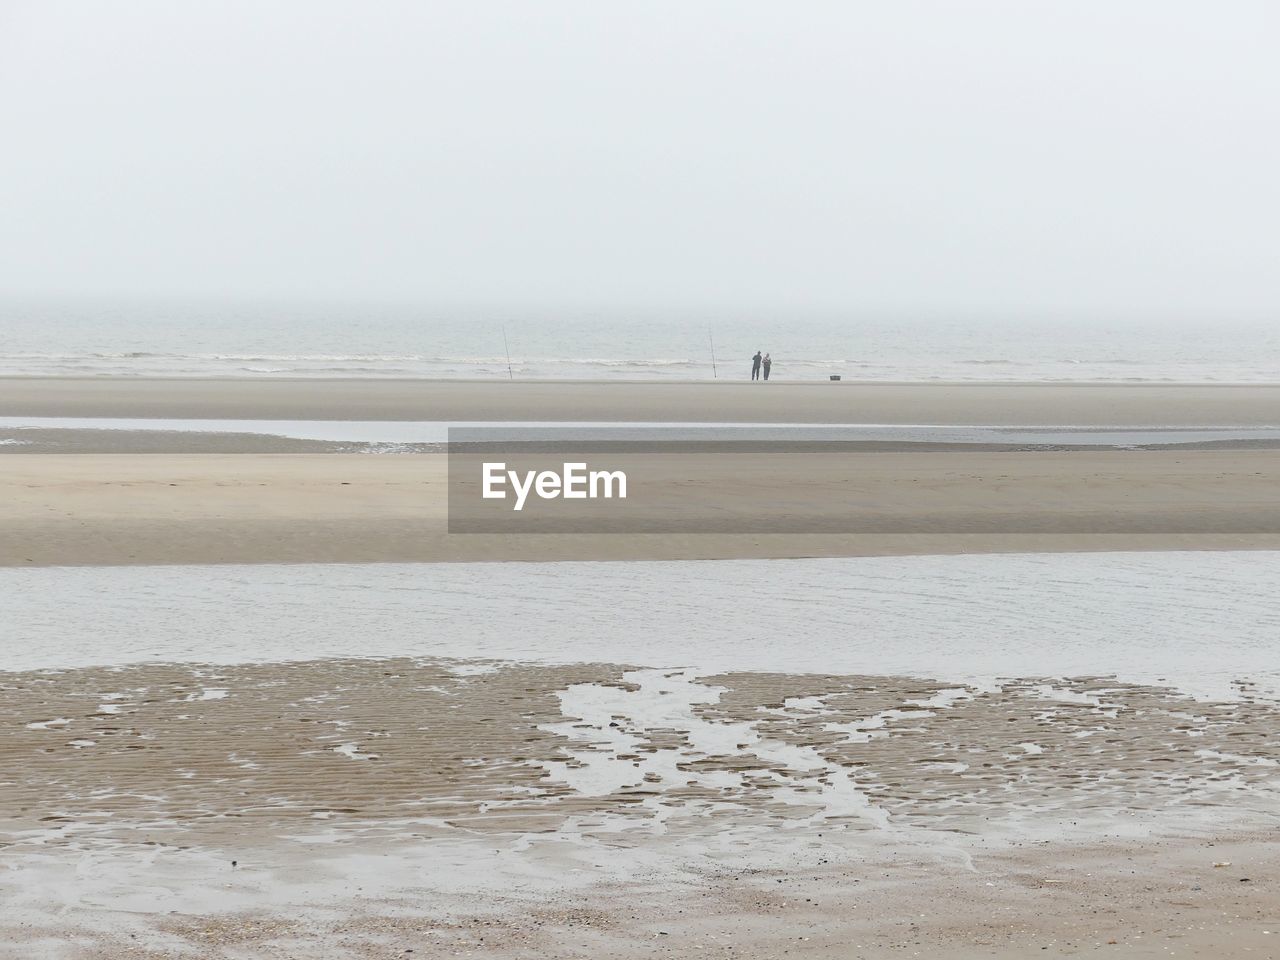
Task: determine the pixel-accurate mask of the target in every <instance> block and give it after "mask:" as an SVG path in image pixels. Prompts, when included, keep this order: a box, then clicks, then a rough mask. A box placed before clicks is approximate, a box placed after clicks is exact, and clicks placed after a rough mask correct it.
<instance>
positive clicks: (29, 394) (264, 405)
mask: <svg viewBox="0 0 1280 960" xmlns="http://www.w3.org/2000/svg"><path fill="white" fill-rule="evenodd" d="M0 416H9V417H13V416H30V417H122V418H125V417H157V418H178V419H219V418H226V419H248V420H255V419H262V420H271V419H281V420H283V419H294V420H456V421H482V420H485V421H494V420H497V421H532V420H543V421H554V420H572V421H618V422H620V421H651V422H670V423H691V422H692V423H698V422H712V421H714V422H730V423H732V422H742V423H879V424H921V423H930V424H955V425H969V424H1002V425H1008V426H1044V425H1051V424H1062V425H1071V426H1080V427H1092V426H1097V427H1107V426H1113V427H1128V426H1145V427H1196V426H1241V427H1246V426H1276V425H1280V384H1225V383H1224V384H1203V383H1196V384H1168V383H1159V384H1157V383H1125V384H1116V383H1097V382H1089V383H1083V382H1082V383H1043V382H1040V383H990V382H983V383H976V382H962V383H942V382H929V383H889V382H882V381H848V380H846V381H840V382H838V383H831V382H828V381H800V382H787V381H773V382H770V383H767V384H761V383H751V382H750V381H747V380H744V379H739V380H719V381H692V380H690V381H678V382H664V381H651V380H646V381H582V380H514V381H507V380H393V379H380V378H379V379H365V380H357V379H346V378H337V379H327V380H320V379H303V378H276V379H271V378H265V377H264V378H243V379H240V378H229V377H227V378H222V377H217V378H205V379H196V378H189V379H188V378H175V379H164V378H143V377H137V378H135V377H59V378H44V377H0Z"/></svg>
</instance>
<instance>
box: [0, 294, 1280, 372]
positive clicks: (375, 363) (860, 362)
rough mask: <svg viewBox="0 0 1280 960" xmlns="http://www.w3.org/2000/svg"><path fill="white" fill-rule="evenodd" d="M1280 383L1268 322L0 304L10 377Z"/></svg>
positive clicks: (2, 365) (0, 339)
mask: <svg viewBox="0 0 1280 960" xmlns="http://www.w3.org/2000/svg"><path fill="white" fill-rule="evenodd" d="M757 350H759V351H763V352H766V353H769V354H770V356H771V358H772V360H773V367H772V379H775V380H781V381H802V380H825V379H827V378H829V377H830V376H833V375H838V376H840V377H842V378H844V379H848V380H872V381H931V380H932V381H1013V382H1017V381H1061V382H1071V381H1103V382H1173V383H1182V382H1191V383H1204V382H1218V383H1266V382H1280V324H1277V323H1275V322H1274V320H1273V319H1272V318H1257V317H1254V318H1248V319H1238V318H1230V317H1213V318H1203V319H1201V320H1199V321H1196V322H1187V321H1185V320H1177V319H1173V318H1170V319H1161V318H1158V317H1157V318H1148V319H1146V320H1143V321H1141V322H1124V323H1121V322H1106V321H1102V320H1098V319H1096V318H1093V319H1084V318H1072V317H1054V318H1047V317H1043V316H1021V317H1019V316H1005V317H982V316H964V317H917V316H885V315H878V314H865V315H864V314H854V313H849V314H834V313H832V314H824V315H812V314H803V315H788V314H786V313H777V314H772V315H760V314H751V315H746V314H744V315H734V314H731V313H726V312H723V311H721V312H715V313H706V312H703V313H699V312H696V311H690V312H688V313H685V314H680V313H678V312H667V313H662V314H645V313H627V312H619V311H616V310H612V311H597V312H591V311H584V310H572V311H563V312H556V311H505V312H504V311H492V312H484V311H477V310H475V309H466V310H457V311H449V310H443V309H439V308H428V307H415V306H404V305H396V306H367V305H365V306H362V305H332V304H330V305H323V304H303V305H300V304H284V303H254V304H246V303H234V304H230V303H210V302H199V303H184V302H164V303H159V302H154V301H148V302H98V301H94V302H58V303H52V302H47V301H33V300H0V376H14V375H17V376H93V375H111V376H137V377H148V376H150V377H264V378H265V377H320V378H332V377H352V378H370V377H385V378H425V379H494V378H498V379H501V378H507V377H514V378H520V379H538V378H543V379H569V380H712V379H730V380H732V379H745V378H746V377H748V376H749V371H750V358H751V356H752V355H753V354H755V353H756V351H757Z"/></svg>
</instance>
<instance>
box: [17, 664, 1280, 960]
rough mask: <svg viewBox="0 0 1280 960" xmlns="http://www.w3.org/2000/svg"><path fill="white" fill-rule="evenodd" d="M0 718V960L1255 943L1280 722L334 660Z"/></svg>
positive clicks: (63, 681) (611, 671) (54, 688)
mask: <svg viewBox="0 0 1280 960" xmlns="http://www.w3.org/2000/svg"><path fill="white" fill-rule="evenodd" d="M0 690H3V696H2V697H0V765H2V767H3V769H4V770H6V772H7V773H6V781H5V782H4V784H3V786H2V787H0V803H2V808H0V843H3V844H4V846H3V847H0V858H3V859H4V861H6V863H7V864H8V865H9V866H10V867H15V868H17V869H16V870H11V871H10V872H8V873H6V874H4V875H2V876H0V893H2V894H3V895H4V897H5V899H6V903H7V905H8V908H7V909H6V911H5V914H4V915H3V916H2V917H0V942H3V943H4V944H5V945H6V946H5V947H0V956H14V957H17V956H23V957H26V956H35V955H40V953H39V950H40V948H41V946H42V945H47V944H48V943H49V941H50V939H51V938H52V939H54V940H56V942H57V943H58V944H59V951H60V952H58V953H57V954H56V955H58V956H66V957H74V958H90V957H92V958H98V957H108V956H110V957H138V958H157V957H178V956H186V955H200V956H222V955H226V956H234V955H252V956H267V955H275V954H274V953H273V952H272V951H280V950H283V951H285V952H286V954H287V955H289V956H297V957H337V958H341V957H382V956H401V955H406V954H407V953H409V952H410V951H412V955H416V956H446V955H451V954H452V952H454V951H457V950H469V951H471V952H472V955H474V956H481V957H495V958H507V957H532V956H548V957H586V956H607V957H637V956H663V955H676V956H687V955H690V954H692V953H694V952H695V951H703V950H708V951H716V952H717V953H719V954H725V955H733V956H743V957H751V958H755V957H772V956H778V955H780V954H781V953H782V951H784V950H787V951H789V952H790V954H791V955H795V956H802V957H823V958H825V957H837V956H840V957H844V956H868V957H874V956H879V955H882V954H883V953H884V952H888V951H896V950H899V949H903V950H906V951H907V952H908V953H911V952H913V951H914V952H918V953H919V955H921V956H930V957H943V956H958V957H962V958H964V957H979V956H996V957H1016V956H1025V955H1027V953H1026V951H1030V950H1034V951H1035V954H1036V955H1038V956H1045V955H1048V956H1067V955H1075V954H1077V953H1087V952H1092V951H1099V952H1106V951H1108V950H1109V949H1112V948H1115V947H1119V946H1123V948H1124V951H1125V954H1126V955H1131V956H1144V957H1145V956H1164V955H1167V954H1166V951H1169V950H1176V952H1177V953H1178V955H1184V956H1185V955H1190V956H1227V955H1230V956H1237V955H1238V956H1243V955H1245V954H1244V952H1243V950H1244V949H1245V948H1249V949H1252V950H1263V951H1265V949H1266V948H1267V947H1268V946H1269V945H1270V942H1271V941H1270V940H1268V939H1266V938H1267V937H1269V936H1271V935H1272V934H1271V933H1267V932H1264V931H1271V930H1272V927H1273V926H1274V913H1273V911H1272V909H1271V908H1272V904H1273V903H1274V884H1275V883H1276V882H1280V846H1278V845H1277V844H1276V842H1275V841H1274V839H1273V838H1272V836H1271V835H1270V834H1269V833H1268V832H1266V831H1268V830H1269V829H1270V828H1271V826H1272V825H1273V815H1272V814H1270V813H1269V812H1268V811H1269V810H1270V809H1272V808H1273V803H1274V798H1275V790H1276V789H1277V787H1278V786H1280V775H1278V773H1277V770H1278V768H1277V766H1276V763H1275V761H1274V760H1273V759H1271V757H1270V745H1271V744H1272V743H1274V741H1275V739H1276V737H1277V736H1278V735H1280V709H1278V708H1277V706H1276V705H1275V703H1274V702H1270V701H1267V700H1263V699H1258V698H1255V697H1253V696H1252V694H1251V692H1250V688H1249V687H1248V685H1247V684H1244V685H1242V686H1241V687H1240V688H1239V695H1240V696H1239V699H1237V700H1234V701H1229V702H1216V703H1215V702H1203V701H1196V700H1192V699H1190V698H1188V697H1185V696H1183V695H1181V694H1179V693H1177V692H1176V691H1173V690H1170V689H1166V688H1161V687H1156V686H1142V685H1134V684H1123V683H1117V682H1115V681H1113V680H1110V679H1108V678H1101V677H1099V678H1076V679H1071V680H1058V679H1041V678H1027V679H1020V680H1008V681H1003V682H1001V683H999V684H995V685H992V686H989V687H986V688H976V687H956V686H953V685H946V684H941V683H937V682H933V681H928V680H922V679H913V678H902V677H897V678H895V677H846V676H796V675H787V674H721V675H710V676H701V675H697V674H696V673H694V672H691V671H687V670H671V671H664V670H654V669H629V668H627V667H625V666H622V665H616V664H596V665H577V666H534V665H518V664H500V663H495V664H485V663H476V662H464V661H439V660H384V661H356V660H353V661H316V662H301V663H293V664H258V665H236V666H216V667H202V666H199V665H146V666H132V667H119V668H111V669H80V670H65V671H39V672H33V673H21V674H9V675H4V676H3V677H2V678H0ZM193 729H198V730H200V736H192V735H191V731H192V730H193ZM233 860H234V861H235V865H234V866H233V865H232V861H233ZM353 885H354V886H355V887H358V888H359V889H358V890H357V892H356V893H355V894H354V895H353V894H352V887H353ZM113 897H118V898H119V899H118V900H115V901H113V899H112V898H113ZM111 902H114V903H115V905H116V907H117V909H118V910H122V911H124V912H122V913H114V912H111V911H103V910H102V909H101V905H103V904H106V903H111ZM144 902H145V904H146V907H145V908H144V909H137V907H135V906H134V904H135V903H137V904H139V905H140V904H142V903H144ZM193 904H203V907H202V908H199V909H196V908H194V907H193ZM1275 935H1277V936H1280V933H1275ZM806 938H807V939H806ZM6 947H7V949H8V950H9V951H10V952H9V953H6V952H5V949H6ZM1228 947H1234V948H1235V949H1236V950H1238V951H1241V952H1231V951H1230V950H1228V949H1227V948H1228ZM219 950H228V951H235V950H239V951H253V952H252V953H245V954H237V953H225V954H224V953H218V952H214V951H219ZM713 955H715V954H713ZM1260 955H1263V956H1265V955H1267V953H1266V952H1262V953H1261V954H1260Z"/></svg>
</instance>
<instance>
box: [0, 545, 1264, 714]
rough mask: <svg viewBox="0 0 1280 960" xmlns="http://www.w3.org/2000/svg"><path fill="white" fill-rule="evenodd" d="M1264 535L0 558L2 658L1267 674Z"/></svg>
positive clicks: (1203, 684) (1187, 677)
mask: <svg viewBox="0 0 1280 960" xmlns="http://www.w3.org/2000/svg"><path fill="white" fill-rule="evenodd" d="M1277 582H1280V552H1263V551H1245V552H1223V553H1209V552H1166V553H1108V554H1019V555H983V556H919V557H869V558H843V559H802V560H722V561H653V562H616V563H601V562H595V563H583V562H566V563H453V564H381V565H342V564H324V565H319V564H317V565H255V566H170V567H63V568H57V567H54V568H36V569H6V570H0V596H3V597H4V606H5V614H4V617H3V618H0V669H5V670H31V669H40V668H56V667H70V666H90V665H107V664H125V663H137V662H147V661H190V662H212V663H240V662H263V661H275V660H290V659H310V658H323V657H338V656H370V657H390V656H437V657H456V658H470V659H502V660H507V659H510V660H531V661H544V662H558V663H573V662H591V661H595V662H614V663H628V664H634V665H636V666H654V667H686V666H687V667H694V668H697V669H698V670H700V671H724V670H751V671H785V672H802V673H838V674H858V673H862V674H881V675H915V676H924V677H930V678H934V679H942V680H954V681H957V682H969V681H984V680H989V679H991V678H996V677H1041V676H1044V677H1056V676H1088V675H1111V674H1114V675H1116V676H1118V677H1119V678H1121V679H1125V680H1132V681H1135V682H1145V683H1150V682H1159V683H1167V684H1169V685H1172V686H1176V687H1178V688H1179V689H1182V690H1185V691H1188V692H1192V693H1195V694H1197V695H1203V696H1213V697H1224V696H1230V695H1232V693H1233V692H1236V691H1237V690H1238V688H1237V687H1235V686H1234V683H1235V682H1236V681H1240V680H1249V681H1253V682H1255V683H1257V684H1258V685H1259V686H1260V687H1261V688H1263V689H1273V688H1280V600H1277V598H1276V595H1275V584H1276V583H1277Z"/></svg>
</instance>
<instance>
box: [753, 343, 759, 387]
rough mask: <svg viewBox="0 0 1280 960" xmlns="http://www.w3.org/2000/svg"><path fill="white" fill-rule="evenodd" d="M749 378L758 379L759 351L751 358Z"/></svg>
mask: <svg viewBox="0 0 1280 960" xmlns="http://www.w3.org/2000/svg"><path fill="white" fill-rule="evenodd" d="M751 379H752V380H759V379H760V351H759V350H757V351H756V355H755V356H754V357H752V358H751Z"/></svg>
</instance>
